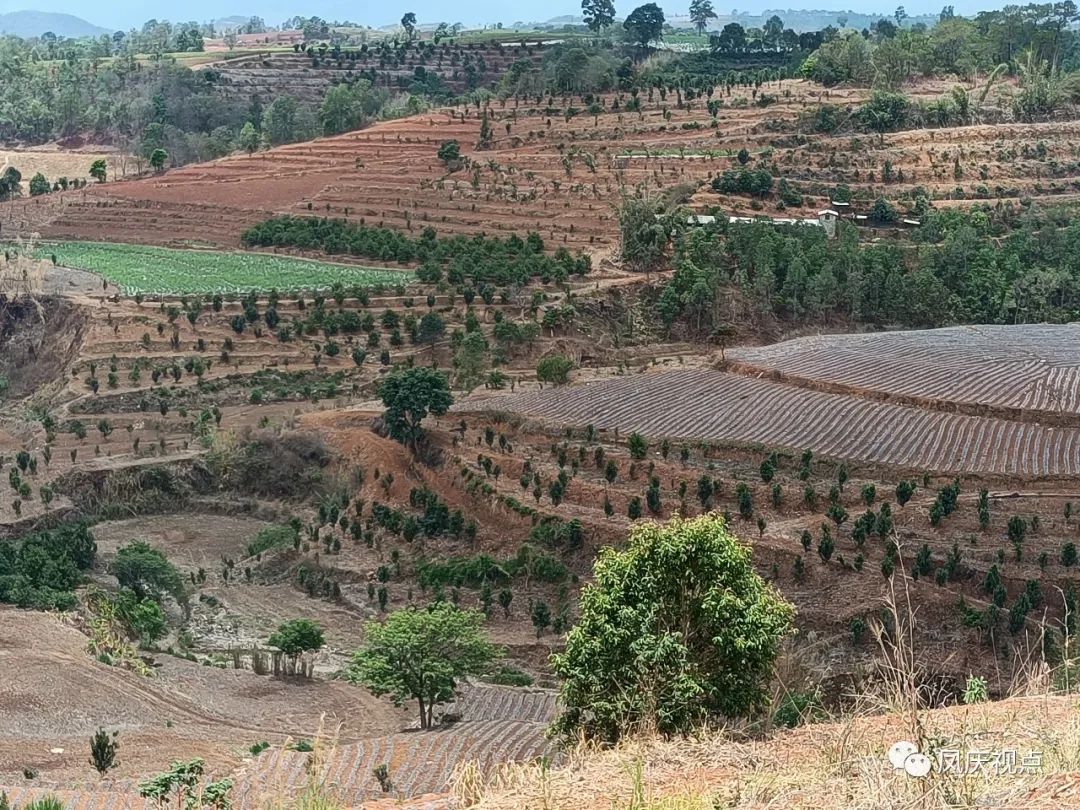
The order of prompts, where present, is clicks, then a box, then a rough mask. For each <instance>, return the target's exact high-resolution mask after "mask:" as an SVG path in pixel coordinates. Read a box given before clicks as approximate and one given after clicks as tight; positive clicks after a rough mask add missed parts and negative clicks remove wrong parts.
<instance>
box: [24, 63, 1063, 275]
mask: <svg viewBox="0 0 1080 810" xmlns="http://www.w3.org/2000/svg"><path fill="white" fill-rule="evenodd" d="M949 87H950V85H949V84H948V83H947V82H942V81H934V82H924V83H923V84H920V85H917V86H914V87H911V88H908V90H909V94H910V95H911V96H912V97H913V98H915V99H918V100H922V101H929V100H932V99H935V98H937V97H938V96H940V94H941V93H942V92H945V91H946V90H948V89H949ZM759 92H760V93H761V94H767V95H768V96H769V98H771V99H775V100H774V101H773V102H772V103H770V104H768V105H767V106H764V107H762V106H758V105H757V104H756V102H755V98H756V97H757V95H756V94H757V93H759ZM1011 92H1012V91H1011V88H1010V87H1009V86H1008V85H1003V86H1001V87H1000V88H998V90H996V91H995V94H996V95H997V96H998V97H1005V96H1007V95H1008V94H1009V93H1011ZM714 97H716V98H722V99H723V100H724V102H725V106H724V107H722V108H721V109H720V111H719V113H718V115H717V118H716V122H715V123H716V126H715V128H713V126H712V125H713V121H712V118H711V116H710V115H709V113H708V111H707V110H706V109H705V99H704V98H698V99H695V100H693V101H690V102H684V103H683V104H682V106H681V107H680V106H679V105H678V104H677V101H676V100H675V99H673V98H672V97H671V96H670V95H669V96H667V98H666V99H661V98H660V96H659V94H655V95H654V96H653V97H652V98H648V97H646V96H644V95H643V96H642V110H641V112H640V113H631V112H626V111H625V110H624V109H623V108H624V107H625V105H626V103H627V101H628V100H629V97H628V96H624V97H622V98H621V102H620V109H619V110H615V109H613V104H614V101H615V96H611V95H609V96H607V97H606V98H605V99H604V101H605V111H604V112H603V113H601V114H599V115H597V116H592V115H589V114H587V113H585V112H582V110H583V109H584V108H585V107H586V106H587V105H586V104H585V103H584V101H583V100H582V99H581V98H578V97H570V96H568V97H566V98H565V99H556V101H555V107H554V108H553V109H552V110H546V109H545V107H544V105H543V104H537V103H536V102H535V99H513V98H511V99H508V100H506V101H505V102H502V101H498V102H494V103H493V104H492V105H491V107H490V117H491V118H490V120H491V126H492V128H493V131H494V142H493V145H492V148H491V149H489V150H486V151H478V150H476V149H475V146H476V143H477V140H478V133H479V128H480V111H479V110H477V109H476V108H456V109H448V110H440V111H435V112H430V113H425V114H423V115H418V116H414V117H412V118H406V119H401V120H397V121H387V122H381V123H377V124H375V125H373V126H371V127H369V128H367V129H364V130H360V131H358V132H353V133H348V134H345V135H340V136H337V137H333V138H323V139H318V140H315V141H312V142H309V143H303V144H293V145H289V146H282V147H278V148H275V149H271V150H269V151H266V152H260V153H256V154H254V155H250V156H249V155H240V156H234V157H229V158H224V159H221V160H217V161H213V162H211V163H207V164H200V165H196V166H188V167H185V168H182V169H176V170H172V171H169V172H167V173H166V174H165V175H163V176H160V177H150V178H145V179H142V180H137V181H132V182H123V183H117V184H111V183H110V184H107V185H106V186H104V187H95V188H91V189H88V190H87V191H86V192H85V193H83V194H80V195H79V196H78V197H72V196H71V195H65V200H64V202H63V204H62V205H61V204H60V203H59V201H58V200H55V199H47V198H38V199H35V200H24V201H19V202H16V203H15V204H14V210H13V211H12V212H11V217H12V218H13V221H14V222H15V227H16V228H17V229H18V228H19V227H22V228H24V229H26V228H36V229H38V230H41V231H42V232H43V233H44V234H45V235H47V236H50V237H59V238H94V239H101V238H106V239H110V240H113V241H127V242H138V243H151V244H164V245H178V244H206V245H216V246H225V247H235V246H236V245H237V244H238V243H239V236H240V234H241V232H242V231H243V230H244V229H245V228H246V227H248V226H249V225H251V224H253V223H254V222H257V221H259V220H261V219H263V218H265V217H266V216H268V215H272V214H282V213H292V214H297V215H303V214H308V213H310V214H313V215H320V216H334V217H344V218H346V219H354V220H360V219H363V220H364V221H365V222H367V223H369V224H376V225H384V226H387V227H393V228H398V229H402V230H414V231H418V230H420V229H422V228H424V227H428V226H430V227H434V228H435V229H436V230H438V231H440V232H444V233H466V234H473V233H478V232H486V233H489V234H496V235H498V234H508V233H522V232H525V231H528V230H538V231H539V232H540V234H541V235H542V236H543V237H544V238H545V239H546V240H547V241H548V245H549V247H550V248H552V249H554V248H555V247H559V246H565V247H568V248H569V249H571V250H575V251H576V250H581V251H585V252H589V253H592V254H594V255H597V256H599V257H602V256H605V255H608V254H609V253H610V251H611V248H612V247H613V246H614V245H615V241H616V235H617V228H616V227H615V212H614V205H615V204H616V203H617V202H618V200H619V197H620V194H621V193H623V192H633V191H635V190H644V191H647V192H650V193H667V194H672V195H674V196H675V197H677V198H687V199H689V200H690V201H691V204H692V206H693V207H695V208H697V209H698V210H702V211H704V210H709V209H711V208H712V207H718V208H719V209H721V210H722V211H723V212H724V213H731V214H738V215H754V214H757V213H758V212H757V211H755V210H753V209H752V208H751V200H750V199H749V198H747V197H737V196H735V197H730V196H724V195H720V194H717V193H716V192H714V191H712V189H711V188H709V187H708V181H709V180H710V179H711V178H712V177H714V176H715V175H716V174H718V173H720V172H722V171H724V170H726V169H730V168H737V167H738V166H739V164H738V161H737V160H736V159H735V155H736V153H737V152H738V150H739V149H740V148H742V147H746V148H747V149H748V150H749V151H750V152H751V153H752V154H762V153H767V154H768V155H770V156H771V160H772V161H773V162H775V163H776V165H777V166H778V168H779V172H780V177H781V178H785V179H787V180H789V181H790V182H792V183H793V184H794V185H795V187H796V188H797V189H799V190H800V191H801V192H802V193H803V194H804V195H805V203H804V207H803V208H802V209H801V210H800V209H792V208H789V209H787V211H786V212H785V214H784V215H785V216H796V217H797V216H807V215H809V216H813V215H814V214H815V213H816V211H817V210H818V209H819V208H820V207H822V206H824V205H827V204H828V203H829V196H830V194H831V190H832V188H833V187H834V186H835V184H837V183H846V184H847V185H848V186H850V187H851V188H852V190H853V191H855V192H856V193H857V194H863V195H866V196H868V197H869V198H871V199H872V198H873V197H874V196H876V195H879V194H881V195H885V196H886V197H889V198H893V199H900V198H902V197H904V196H905V195H908V194H910V193H911V192H913V191H914V190H915V189H916V188H919V187H921V188H923V189H925V190H926V192H927V193H929V194H930V196H931V198H932V199H933V200H935V201H936V202H941V203H942V204H970V203H971V202H972V201H976V200H989V201H991V202H992V201H994V200H996V199H1016V198H1019V197H1028V198H1032V199H1038V198H1046V199H1048V200H1053V199H1057V200H1062V201H1068V200H1071V199H1072V198H1073V196H1075V194H1076V193H1077V186H1076V185H1075V184H1074V180H1075V181H1076V182H1080V162H1078V155H1080V153H1078V151H1077V149H1078V145H1077V143H1076V141H1078V140H1080V138H1078V136H1080V130H1078V127H1080V123H1078V122H1075V121H1067V122H1050V123H1040V124H1025V125H1016V124H999V125H995V126H986V125H972V126H967V127H954V128H948V129H937V130H935V129H920V130H913V131H908V132H899V133H893V134H889V135H886V136H885V137H884V138H883V139H879V138H877V137H876V136H874V137H871V136H867V135H860V136H856V137H852V136H850V135H838V136H834V137H829V136H824V135H814V134H806V132H805V125H804V124H802V123H800V116H801V115H802V114H803V113H805V112H807V111H808V110H809V109H811V108H812V106H813V105H816V104H817V103H819V102H823V101H824V102H828V103H833V104H838V105H841V106H844V105H853V104H856V103H858V102H860V101H862V100H864V99H865V98H866V92H865V91H862V90H856V89H840V90H837V89H832V90H825V89H824V88H821V87H819V86H815V85H813V84H811V83H808V82H805V81H795V80H785V81H782V82H780V83H777V84H769V85H765V86H763V87H762V88H761V90H760V91H751V90H750V89H747V88H735V89H734V90H733V91H732V92H731V94H730V95H729V96H728V95H725V94H724V91H723V88H719V89H718V91H717V94H714ZM570 108H574V110H575V114H574V115H572V116H567V115H566V111H567V110H568V109H570ZM448 139H457V140H459V141H460V142H461V144H462V151H463V153H464V154H466V155H468V156H469V157H470V158H472V160H473V161H474V164H473V168H466V169H464V170H462V171H459V172H455V173H451V174H448V173H447V171H446V169H445V168H444V167H443V166H442V165H441V164H440V163H439V162H438V161H437V160H436V157H435V153H436V151H437V150H438V147H439V145H440V144H441V143H442V142H443V141H445V140H448ZM1036 150H1038V152H1039V153H1040V154H1043V155H1047V156H1048V157H1037V156H1036ZM956 160H959V161H960V164H961V171H962V174H963V177H962V178H961V179H960V180H956V179H955V178H954V171H955V161H956ZM1048 160H1050V161H1052V165H1053V167H1054V168H1053V172H1052V174H1053V176H1051V177H1047V176H1045V172H1046V166H1047V161H1048ZM886 161H887V162H889V163H890V164H891V165H892V168H893V171H894V173H896V175H897V176H899V174H900V173H901V172H902V173H903V178H904V179H903V181H902V182H901V181H899V180H897V179H896V178H894V179H893V180H892V181H890V182H885V183H883V182H881V178H880V176H879V175H880V171H881V169H882V167H883V166H884V164H885V162H886ZM963 167H967V170H965V169H964V168H963ZM957 188H959V189H960V191H961V193H960V194H959V195H958V194H957V191H956V190H957ZM777 201H778V199H777V198H776V197H775V195H774V196H773V197H770V198H767V199H765V200H764V201H763V205H762V206H760V207H761V208H762V210H763V212H764V213H776V212H777V208H776V203H777ZM881 233H882V234H888V233H889V231H887V230H885V231H881Z"/></svg>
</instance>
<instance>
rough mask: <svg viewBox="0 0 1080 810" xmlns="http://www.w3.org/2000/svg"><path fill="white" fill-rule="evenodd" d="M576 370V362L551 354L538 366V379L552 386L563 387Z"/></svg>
mask: <svg viewBox="0 0 1080 810" xmlns="http://www.w3.org/2000/svg"><path fill="white" fill-rule="evenodd" d="M573 368H574V361H573V360H571V359H570V358H569V357H565V356H563V355H561V354H551V355H548V356H547V357H545V358H543V359H542V360H541V361H540V362H539V363H537V364H536V379H538V380H539V381H540V382H546V383H551V384H552V385H563V384H564V383H565V382H566V381H567V379H568V378H569V375H570V372H571V371H572V370H573Z"/></svg>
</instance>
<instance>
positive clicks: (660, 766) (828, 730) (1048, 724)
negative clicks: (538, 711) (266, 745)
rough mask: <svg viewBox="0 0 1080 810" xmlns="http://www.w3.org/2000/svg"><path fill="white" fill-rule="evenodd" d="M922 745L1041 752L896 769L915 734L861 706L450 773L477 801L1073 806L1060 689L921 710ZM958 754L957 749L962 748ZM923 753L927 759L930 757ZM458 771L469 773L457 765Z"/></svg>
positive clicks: (1079, 758)
mask: <svg viewBox="0 0 1080 810" xmlns="http://www.w3.org/2000/svg"><path fill="white" fill-rule="evenodd" d="M917 725H921V726H922V731H921V738H922V740H923V744H922V746H920V750H922V751H924V752H925V751H931V752H933V751H935V750H953V749H959V750H960V751H961V752H966V751H1004V750H1008V749H1011V750H1013V751H1015V752H1016V756H1017V762H1018V763H1019V761H1020V759H1021V758H1022V757H1023V756H1024V755H1026V754H1029V753H1030V752H1033V751H1037V752H1041V755H1042V756H1041V770H1040V771H1039V772H1033V773H1023V774H1017V773H1014V774H1003V775H1000V776H991V777H989V778H987V777H985V776H984V775H980V774H970V775H966V776H965V775H956V774H937V773H931V775H930V776H929V777H927V778H925V779H915V778H912V777H910V776H908V775H907V774H906V773H905V772H904V771H894V770H893V768H892V767H891V766H890V765H889V763H888V760H887V755H886V752H887V751H888V749H889V747H890V746H891V745H892V744H893V743H895V742H897V741H900V740H918V739H920V732H919V731H913V726H912V723H911V722H910V720H908V721H905V719H904V718H902V717H901V716H899V715H896V714H889V715H879V716H864V717H857V718H851V719H847V720H845V721H842V722H834V723H828V724H817V725H808V726H803V727H801V728H798V729H795V730H783V731H778V732H776V733H774V734H773V735H771V736H769V737H766V738H765V739H760V740H751V741H746V740H738V739H737V738H736V736H735V735H732V734H726V733H705V734H703V735H701V736H700V737H698V738H695V739H688V740H672V741H661V740H656V741H644V742H642V741H638V742H634V743H628V744H625V745H622V746H620V747H618V748H616V749H614V750H609V751H579V752H578V753H577V754H576V755H575V756H573V757H572V758H571V760H570V762H569V763H568V764H567V765H566V766H565V767H562V768H558V769H554V770H551V769H543V768H540V767H539V766H536V767H526V766H515V767H514V768H512V769H510V770H507V771H505V772H504V773H503V774H502V775H501V776H500V777H499V778H497V779H495V780H493V782H492V783H491V784H489V785H487V786H484V787H477V786H476V785H477V783H476V782H475V781H473V780H470V779H467V778H463V779H460V780H459V784H458V788H457V789H458V792H459V796H461V797H462V798H465V799H469V800H473V801H474V802H475V804H473V805H469V804H466V806H475V807H477V808H482V810H510V809H511V808H520V807H543V808H546V809H547V810H585V809H586V808H595V809H596V810H600V808H604V810H607V808H611V807H622V808H634V810H660V808H664V810H708V809H711V808H714V807H740V808H749V807H755V808H756V807H783V808H867V809H868V810H869V808H875V809H877V808H900V807H903V808H920V809H921V808H938V807H975V806H980V807H981V806H992V807H1020V806H1023V807H1024V808H1025V810H1034V809H1035V808H1050V807H1054V808H1057V807H1075V806H1077V804H1076V802H1077V801H1078V796H1080V745H1078V744H1080V715H1078V714H1077V700H1076V698H1075V696H1069V697H1047V696H1042V697H1026V698H1014V699H1010V700H1006V701H1002V702H999V703H982V704H977V705H974V706H954V707H951V708H948V709H939V710H935V711H928V712H922V713H921V714H920V715H919V717H918V724H917ZM961 756H963V754H961ZM931 759H934V757H933V756H932V757H931ZM466 776H467V775H466Z"/></svg>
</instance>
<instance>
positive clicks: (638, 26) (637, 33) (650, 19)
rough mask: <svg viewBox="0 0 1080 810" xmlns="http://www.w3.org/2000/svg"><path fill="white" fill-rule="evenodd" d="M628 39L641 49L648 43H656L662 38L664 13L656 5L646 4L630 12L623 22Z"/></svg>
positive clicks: (647, 45)
mask: <svg viewBox="0 0 1080 810" xmlns="http://www.w3.org/2000/svg"><path fill="white" fill-rule="evenodd" d="M623 28H625V29H626V33H627V35H628V36H629V37H630V39H631V40H632V41H634V42H636V43H637V44H638V45H640V46H641V47H642V48H647V47H649V43H650V42H658V41H659V40H660V39H662V38H663V36H664V11H663V9H661V8H660V6H658V5H656V3H646V4H645V5H643V6H638V7H637V8H635V9H634V10H633V11H631V12H630V16H628V17H627V18H626V19H625V20H624V21H623Z"/></svg>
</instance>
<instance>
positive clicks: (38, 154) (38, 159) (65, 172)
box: [0, 145, 135, 184]
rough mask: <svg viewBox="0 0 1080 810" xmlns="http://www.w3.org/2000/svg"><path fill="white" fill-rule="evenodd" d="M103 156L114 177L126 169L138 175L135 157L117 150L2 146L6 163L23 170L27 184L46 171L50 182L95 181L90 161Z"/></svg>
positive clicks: (109, 175)
mask: <svg viewBox="0 0 1080 810" xmlns="http://www.w3.org/2000/svg"><path fill="white" fill-rule="evenodd" d="M100 159H104V160H105V165H106V167H107V169H108V177H109V179H110V180H113V179H121V178H123V177H125V176H126V175H125V172H126V174H127V175H134V174H135V161H134V159H133V158H131V157H129V156H125V155H121V154H119V153H117V152H116V150H101V151H96V150H95V149H94V147H93V146H87V147H83V148H79V149H71V148H64V147H62V146H60V145H52V146H40V147H34V148H26V149H0V161H3V163H2V165H4V166H7V165H10V166H14V167H15V168H16V169H18V170H19V171H20V172H22V176H23V183H24V184H28V183H29V182H30V178H31V177H33V176H34V175H35V174H37V173H38V172H41V173H42V174H44V175H45V177H46V179H48V180H49V182H55V181H56V180H57V179H58V178H60V177H66V178H68V179H69V180H75V179H79V180H88V181H90V182H95V181H94V180H92V179H91V178H90V164H92V163H93V162H94V161H95V160H100Z"/></svg>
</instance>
